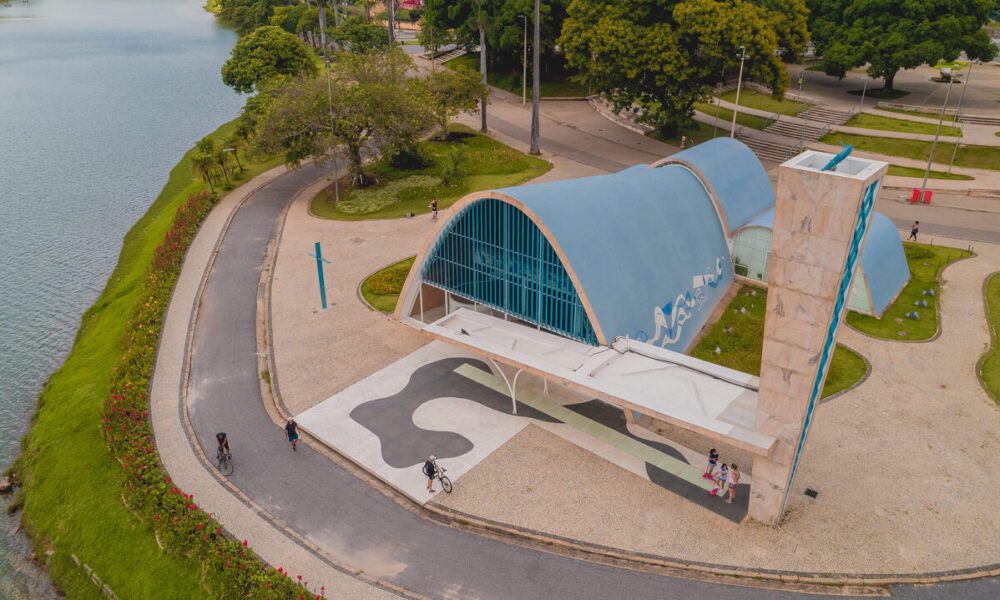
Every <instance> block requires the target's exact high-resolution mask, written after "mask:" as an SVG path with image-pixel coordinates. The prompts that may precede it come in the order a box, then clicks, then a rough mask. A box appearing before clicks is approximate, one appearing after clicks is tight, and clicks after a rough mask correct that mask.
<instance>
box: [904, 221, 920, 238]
mask: <svg viewBox="0 0 1000 600" xmlns="http://www.w3.org/2000/svg"><path fill="white" fill-rule="evenodd" d="M918 233H920V221H914V222H913V225H911V226H910V237H908V238H906V240H907V241H910V240H913V241H914V242H915V241H917V234H918Z"/></svg>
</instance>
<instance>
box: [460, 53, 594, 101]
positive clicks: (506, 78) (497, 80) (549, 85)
mask: <svg viewBox="0 0 1000 600" xmlns="http://www.w3.org/2000/svg"><path fill="white" fill-rule="evenodd" d="M444 65H445V66H446V67H448V68H451V69H454V68H455V67H459V66H465V67H468V68H470V69H472V70H473V71H478V70H479V56H478V55H477V54H466V55H464V56H459V57H458V58H453V59H451V60H449V61H447V62H445V63H444ZM529 66H530V65H529ZM521 74H522V71H521V69H518V70H517V71H515V72H512V73H496V72H487V74H486V79H487V80H488V81H489V83H490V85H492V86H494V87H498V88H500V89H501V90H506V91H508V92H510V93H512V94H517V95H521ZM540 83H541V87H542V96H543V97H547V98H582V97H584V96H588V95H590V91H589V90H588V89H587V88H586V87H585V86H583V85H581V84H579V83H577V82H575V81H571V80H570V79H568V77H567V76H566V74H565V73H561V74H559V76H555V75H552V74H548V75H546V73H545V72H544V71H543V72H542V80H541V82H540ZM528 101H529V102H530V101H531V72H530V71H529V72H528Z"/></svg>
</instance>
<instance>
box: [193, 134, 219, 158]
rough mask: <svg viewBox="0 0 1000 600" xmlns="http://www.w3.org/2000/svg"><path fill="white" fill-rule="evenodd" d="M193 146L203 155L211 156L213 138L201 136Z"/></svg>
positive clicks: (213, 149)
mask: <svg viewBox="0 0 1000 600" xmlns="http://www.w3.org/2000/svg"><path fill="white" fill-rule="evenodd" d="M194 147H195V149H197V150H198V152H200V153H202V154H204V155H205V156H212V154H213V153H214V152H215V140H213V139H211V138H207V137H205V138H201V139H200V140H198V143H197V144H195V146H194Z"/></svg>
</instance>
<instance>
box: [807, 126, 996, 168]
mask: <svg viewBox="0 0 1000 600" xmlns="http://www.w3.org/2000/svg"><path fill="white" fill-rule="evenodd" d="M820 141H821V142H825V143H827V144H839V143H844V144H852V145H853V146H854V149H855V150H863V151H865V152H875V153H878V154H884V155H886V156H899V157H902V158H912V159H916V160H927V156H928V155H929V154H930V152H931V142H924V141H921V140H903V139H899V138H882V137H873V136H868V135H853V134H849V133H838V132H833V133H828V134H826V135H824V136H823V137H822V138H820ZM954 148H955V144H951V143H943V142H938V144H937V147H936V148H935V149H934V162H936V163H938V164H948V161H950V160H951V153H952V152H953V151H954ZM955 166H957V167H969V168H973V169H991V170H994V171H996V170H1000V146H973V145H966V144H961V145H959V148H958V154H957V155H956V156H955Z"/></svg>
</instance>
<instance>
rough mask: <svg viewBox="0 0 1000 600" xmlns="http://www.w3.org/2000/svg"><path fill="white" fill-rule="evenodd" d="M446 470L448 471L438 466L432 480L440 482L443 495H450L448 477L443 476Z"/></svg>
mask: <svg viewBox="0 0 1000 600" xmlns="http://www.w3.org/2000/svg"><path fill="white" fill-rule="evenodd" d="M447 470H448V469H446V468H444V467H441V466H439V467H438V468H437V472H436V473H435V474H434V478H435V479H437V480H438V481H440V482H441V489H443V490H444V491H445V493H448V494H450V493H451V489H452V487H451V479H448V476H447V475H445V474H444V472H445V471H447Z"/></svg>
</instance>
